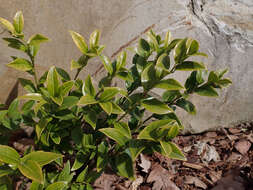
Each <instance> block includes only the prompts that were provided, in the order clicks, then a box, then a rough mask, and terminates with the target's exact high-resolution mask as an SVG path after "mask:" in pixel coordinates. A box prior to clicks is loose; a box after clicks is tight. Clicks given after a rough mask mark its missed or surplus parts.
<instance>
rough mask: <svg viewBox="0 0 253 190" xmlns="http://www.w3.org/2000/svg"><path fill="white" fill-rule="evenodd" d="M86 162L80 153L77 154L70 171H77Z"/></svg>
mask: <svg viewBox="0 0 253 190" xmlns="http://www.w3.org/2000/svg"><path fill="white" fill-rule="evenodd" d="M86 161H87V160H86V156H85V155H84V154H83V153H82V152H81V151H80V152H78V153H77V154H76V156H75V161H74V164H73V166H72V168H71V171H75V170H78V169H79V168H81V167H82V166H83V165H84V164H85V162H86Z"/></svg>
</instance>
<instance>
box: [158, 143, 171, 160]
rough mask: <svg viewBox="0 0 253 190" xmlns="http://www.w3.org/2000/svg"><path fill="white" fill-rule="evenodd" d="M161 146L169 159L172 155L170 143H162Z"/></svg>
mask: <svg viewBox="0 0 253 190" xmlns="http://www.w3.org/2000/svg"><path fill="white" fill-rule="evenodd" d="M160 144H161V146H162V148H163V150H164V152H165V154H166V155H167V156H168V157H169V155H170V154H171V153H172V148H171V146H170V144H169V143H168V142H165V141H160Z"/></svg>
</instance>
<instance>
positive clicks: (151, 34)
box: [147, 31, 159, 51]
mask: <svg viewBox="0 0 253 190" xmlns="http://www.w3.org/2000/svg"><path fill="white" fill-rule="evenodd" d="M147 36H148V42H149V44H151V46H153V47H154V49H155V50H156V51H159V44H158V41H157V37H158V36H156V35H155V34H154V32H153V31H149V32H148V33H147Z"/></svg>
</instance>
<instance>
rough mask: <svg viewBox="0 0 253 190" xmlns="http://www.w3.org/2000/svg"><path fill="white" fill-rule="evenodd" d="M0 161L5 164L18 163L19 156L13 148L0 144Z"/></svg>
mask: <svg viewBox="0 0 253 190" xmlns="http://www.w3.org/2000/svg"><path fill="white" fill-rule="evenodd" d="M0 161H2V162H4V163H7V164H18V163H19V162H20V157H19V154H18V153H17V151H16V150H15V149H13V148H11V147H9V146H5V145H0Z"/></svg>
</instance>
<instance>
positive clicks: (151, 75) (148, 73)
mask: <svg viewBox="0 0 253 190" xmlns="http://www.w3.org/2000/svg"><path fill="white" fill-rule="evenodd" d="M155 73H156V71H155V68H154V65H153V64H149V65H148V66H147V67H146V68H145V69H144V70H143V72H142V73H141V82H142V83H146V82H149V81H154V80H155Z"/></svg>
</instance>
